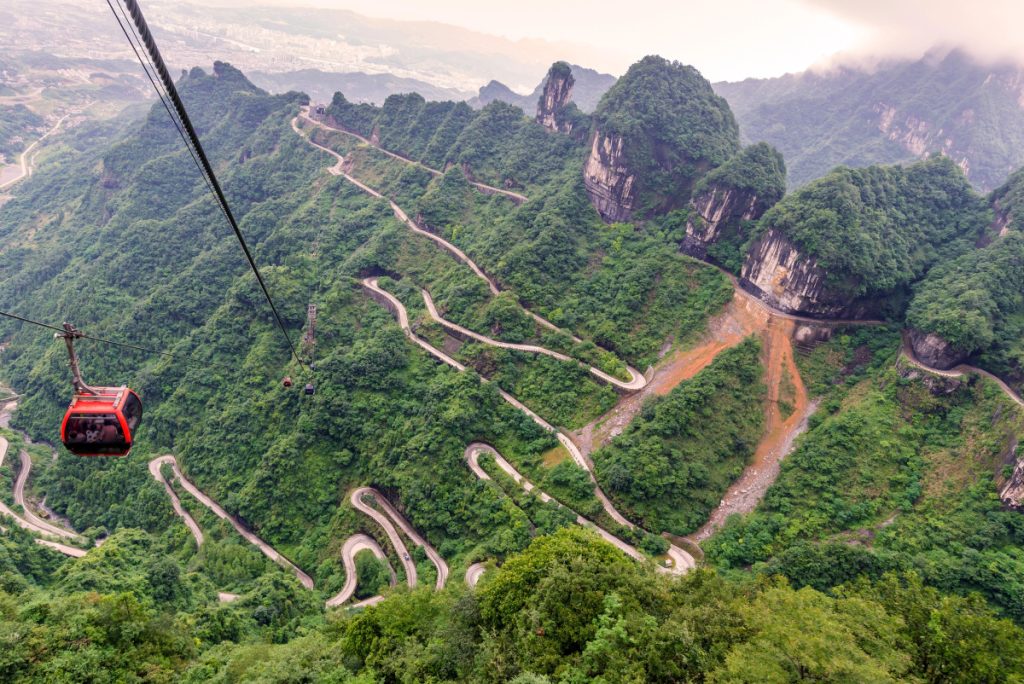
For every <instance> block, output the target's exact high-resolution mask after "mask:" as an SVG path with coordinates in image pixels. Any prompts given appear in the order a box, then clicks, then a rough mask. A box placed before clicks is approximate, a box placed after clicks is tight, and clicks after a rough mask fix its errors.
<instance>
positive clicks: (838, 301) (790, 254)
mask: <svg viewBox="0 0 1024 684" xmlns="http://www.w3.org/2000/svg"><path fill="white" fill-rule="evenodd" d="M740 276H741V277H740V284H741V285H742V286H743V287H744V288H745V289H747V290H748V291H750V292H753V293H754V294H756V295H757V296H758V297H759V298H760V299H761V300H762V301H764V302H766V303H767V304H770V305H771V306H773V307H775V308H777V309H780V310H782V311H785V312H787V313H792V314H800V315H803V316H809V317H811V318H861V317H863V316H865V315H866V314H867V313H868V312H869V310H870V307H869V306H868V305H867V304H866V303H864V302H858V301H852V300H850V299H849V297H844V296H843V295H842V294H840V293H838V292H835V291H833V290H832V289H831V288H829V287H828V284H827V278H826V273H825V270H824V269H822V268H821V267H820V266H819V265H818V263H817V262H816V261H815V260H814V259H812V258H809V257H807V256H805V255H804V254H802V253H801V252H800V250H799V249H798V248H797V246H796V245H794V244H793V243H792V242H791V241H790V240H789V239H788V238H787V237H786V236H785V235H783V234H782V233H781V232H780V231H778V230H775V229H774V228H770V229H769V230H768V231H767V232H766V233H765V234H764V235H763V236H761V238H759V239H758V240H757V242H755V243H754V244H753V245H752V246H751V248H750V251H749V252H747V257H746V260H745V261H744V262H743V270H742V271H741V273H740Z"/></svg>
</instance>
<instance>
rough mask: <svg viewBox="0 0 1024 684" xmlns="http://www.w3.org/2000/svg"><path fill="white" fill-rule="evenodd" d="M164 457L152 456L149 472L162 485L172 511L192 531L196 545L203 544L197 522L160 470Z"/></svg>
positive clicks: (201, 532)
mask: <svg viewBox="0 0 1024 684" xmlns="http://www.w3.org/2000/svg"><path fill="white" fill-rule="evenodd" d="M165 458H166V457H160V458H154V459H153V460H152V461H150V462H149V474H150V475H152V476H153V479H155V480H156V481H157V482H160V483H162V484H163V486H164V491H166V492H167V496H169V497H170V499H171V506H172V507H173V508H174V512H175V513H177V514H178V517H180V518H181V519H182V521H184V523H185V526H186V527H187V528H188V529H189V531H190V532H191V533H192V537H193V538H195V540H196V546H202V545H203V531H202V529H200V527H199V524H198V523H197V522H196V521H195V518H193V517H192V514H191V513H189V512H188V511H186V510H185V509H184V507H182V505H181V499H179V498H178V494H177V493H176V492H175V491H174V488H173V487H171V483H170V482H168V481H167V480H166V479H165V478H164V474H163V473H162V472H160V466H161V465H163V464H164V463H166V460H164V459H165Z"/></svg>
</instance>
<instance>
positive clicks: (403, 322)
mask: <svg viewBox="0 0 1024 684" xmlns="http://www.w3.org/2000/svg"><path fill="white" fill-rule="evenodd" d="M362 284H363V287H364V288H365V289H366V290H367V291H368V292H369V293H370V296H371V297H372V298H373V299H374V300H375V301H377V302H379V303H381V304H382V305H384V306H385V307H386V308H387V309H388V310H389V311H391V313H392V314H393V315H395V316H396V317H397V319H398V324H399V327H401V328H402V331H403V332H404V333H405V336H406V337H408V338H409V339H410V340H411V341H413V342H414V343H415V344H417V345H418V346H419V347H421V348H422V349H424V350H425V351H426V352H427V353H429V354H431V355H432V356H434V357H435V358H437V359H439V360H440V361H442V362H443V363H446V364H448V365H450V366H452V367H453V368H455V369H456V370H460V371H464V370H466V367H465V366H464V365H462V364H461V363H459V362H458V361H456V360H455V359H453V358H452V357H451V356H449V355H448V354H446V353H445V352H443V351H441V350H440V349H438V348H436V347H434V346H433V345H432V344H430V343H429V342H427V341H426V340H424V339H422V338H421V337H419V336H418V335H416V333H415V332H413V330H412V327H411V326H410V325H409V314H408V312H407V311H406V309H405V305H404V304H402V302H401V301H400V300H399V299H398V298H397V297H395V296H394V295H393V294H391V293H390V292H388V291H387V290H384V289H383V288H381V287H380V284H379V283H378V280H377V278H366V279H364V280H363V281H362ZM481 380H482V381H483V382H489V380H487V378H481ZM498 393H499V394H500V395H501V397H502V398H503V399H504V400H505V401H507V402H508V403H509V404H511V405H512V406H514V407H515V408H517V409H519V410H520V411H522V412H523V413H525V414H526V415H528V416H529V417H530V419H532V420H533V421H534V422H535V423H537V424H538V425H540V426H541V427H542V428H544V429H546V430H549V431H551V432H553V433H554V435H555V437H556V439H558V441H559V443H561V445H562V446H563V447H565V449H566V451H568V452H569V455H570V456H571V457H572V459H573V461H574V462H575V463H576V464H577V465H578V466H579V467H580V468H582V469H583V470H584V471H585V472H586V473H587V476H588V477H589V478H590V481H591V483H593V485H594V495H595V496H596V497H597V499H598V501H600V502H601V506H602V508H604V510H605V512H606V513H607V514H608V516H609V517H610V518H611V519H612V520H614V521H615V522H617V523H618V524H620V525H623V526H624V527H629V528H634V527H636V525H634V524H633V523H632V522H630V521H629V520H628V519H627V518H626V517H625V516H623V515H622V514H621V513H619V511H618V510H617V509H616V508H615V506H614V505H613V504H612V502H611V500H610V499H609V498H608V497H607V495H606V494H605V493H604V491H603V490H602V489H601V487H600V486H599V485H598V482H597V479H596V478H595V477H594V471H593V465H592V464H591V463H590V461H589V460H588V459H587V458H585V457H584V455H583V452H581V451H580V449H579V447H578V446H576V444H575V442H573V441H572V439H571V438H570V437H569V436H568V435H567V434H565V433H564V432H562V431H561V430H557V429H555V427H554V426H552V425H551V424H550V423H548V422H547V421H546V420H544V419H543V418H541V417H540V416H539V415H537V414H536V413H534V412H533V411H531V410H530V409H529V408H527V407H526V406H525V405H524V404H523V403H522V402H521V401H519V400H518V399H516V398H515V397H513V396H512V395H511V394H509V393H508V392H506V391H504V390H502V389H500V388H499V389H498ZM669 553H670V555H671V556H672V557H673V558H677V559H679V561H678V563H679V564H681V565H682V566H684V567H687V568H690V567H694V566H695V565H696V561H695V560H694V559H693V557H692V556H691V555H690V554H689V553H687V552H686V551H684V550H682V549H680V548H678V547H677V546H675V545H674V544H673V545H672V546H671V548H670V551H669Z"/></svg>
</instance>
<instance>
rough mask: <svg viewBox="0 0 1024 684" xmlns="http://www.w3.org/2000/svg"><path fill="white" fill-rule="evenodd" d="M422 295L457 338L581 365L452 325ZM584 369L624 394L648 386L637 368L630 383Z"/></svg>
mask: <svg viewBox="0 0 1024 684" xmlns="http://www.w3.org/2000/svg"><path fill="white" fill-rule="evenodd" d="M420 294H421V295H422V296H423V302H424V303H425V304H426V305H427V313H428V314H430V317H431V318H432V319H433V320H434V321H435V322H437V323H439V324H440V325H442V326H443V327H445V328H447V329H448V330H450V331H451V332H453V333H454V334H455V335H456V336H457V337H463V338H466V337H469V338H472V339H474V340H476V341H477V342H482V343H484V344H487V345H490V346H492V347H500V348H501V349H514V350H516V351H522V352H528V353H532V354H544V355H545V356H550V357H552V358H555V359H558V360H559V361H569V362H573V363H579V361H577V360H576V359H574V358H572V357H571V356H569V355H568V354H562V353H561V352H556V351H552V350H550V349H547V348H545V347H541V346H539V345H536V344H521V343H517V342H502V341H501V340H495V339H493V338H491V337H487V336H486V335H481V334H480V333H477V332H473V331H472V330H470V329H469V328H465V327H463V326H461V325H459V324H458V323H452V322H451V321H449V320H447V319H445V318H444V317H443V316H441V314H440V313H438V311H437V307H436V306H435V305H434V300H433V298H432V297H431V296H430V293H429V292H427V291H426V290H424V289H421V290H420ZM581 365H584V364H581ZM584 367H585V368H586V369H587V370H588V371H589V372H590V374H591V375H593V376H594V377H596V378H598V379H599V380H601V381H602V382H604V383H606V384H608V385H611V386H612V387H614V388H616V389H617V390H620V391H623V392H636V391H637V390H641V389H643V388H644V387H645V386H646V385H647V378H645V377H644V376H643V374H642V373H641V372H640V371H638V370H636V369H635V368H633V367H631V366H627V368H628V369H629V375H630V378H631V379H630V380H629V381H628V382H625V381H623V380H619V379H618V378H616V377H614V376H611V375H609V374H608V373H605V372H604V371H602V370H601V369H600V368H595V367H594V366H586V365H584Z"/></svg>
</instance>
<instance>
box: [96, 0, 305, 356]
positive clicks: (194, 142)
mask: <svg viewBox="0 0 1024 684" xmlns="http://www.w3.org/2000/svg"><path fill="white" fill-rule="evenodd" d="M110 2H111V0H107V4H108V5H110ZM124 4H125V6H127V8H128V13H129V14H130V15H131V18H132V21H133V22H134V24H135V27H136V28H138V34H139V35H141V40H142V43H143V45H144V46H145V48H146V52H147V53H148V54H149V57H150V63H151V64H152V65H153V68H154V69H155V70H156V72H157V75H158V76H159V80H160V82H161V83H162V84H163V87H164V91H165V92H166V93H167V96H168V98H169V99H170V100H171V104H172V105H173V108H174V111H175V112H176V113H177V115H178V119H179V120H180V122H181V124H182V127H183V128H184V134H185V136H186V137H187V138H188V141H187V142H186V147H188V146H189V142H191V149H190V151H192V150H194V152H195V156H196V157H198V160H199V164H200V167H201V168H200V171H201V172H205V173H204V178H206V179H207V182H208V185H209V186H210V191H211V192H212V193H213V195H214V197H215V199H216V200H217V203H218V204H219V205H220V208H221V211H223V212H224V216H225V218H226V219H227V221H228V223H229V224H230V225H231V230H232V231H234V233H235V237H236V238H238V243H239V245H241V247H242V252H243V253H244V254H245V258H246V261H248V262H249V267H250V268H251V269H252V272H253V274H254V275H255V276H256V280H257V281H258V282H259V284H260V289H261V290H263V295H264V297H266V300H267V303H268V304H269V305H270V309H271V311H272V312H273V314H274V319H275V320H276V321H277V326H278V327H279V328H280V329H281V334H282V335H284V338H285V340H287V342H288V348H289V349H290V350H291V353H292V356H293V357H294V358H295V360H296V362H298V364H299V366H300V367H301V366H304V365H305V364H304V363H303V361H302V359H301V358H300V357H299V354H298V352H297V351H296V348H295V343H294V342H293V341H292V338H291V335H289V334H288V329H287V327H286V326H285V324H284V319H282V318H281V314H280V313H279V312H278V310H277V305H276V304H274V299H273V297H271V295H270V290H269V288H268V287H267V284H266V282H265V281H264V280H263V275H262V274H261V273H260V270H259V268H258V267H257V265H256V259H255V258H254V257H253V255H252V252H251V251H250V250H249V245H248V244H247V243H246V241H245V236H244V235H242V231H241V229H240V228H239V227H238V221H236V220H235V215H234V213H233V212H232V211H231V207H230V205H229V204H228V201H227V198H226V197H225V195H224V191H223V190H222V189H221V186H220V182H219V181H218V180H217V176H216V174H215V173H214V172H213V166H212V165H211V164H210V160H209V158H208V157H207V156H206V152H205V150H203V146H202V143H200V141H199V136H198V134H197V133H196V130H195V128H194V127H193V126H192V121H191V119H189V116H188V112H187V111H186V110H185V105H184V104H183V103H182V101H181V97H180V96H179V95H178V89H177V88H176V87H175V85H174V81H173V79H171V75H170V73H169V72H168V71H167V65H166V64H165V63H164V60H163V56H162V55H161V54H160V48H159V47H157V44H156V41H155V40H154V39H153V34H152V33H151V32H150V30H149V25H148V24H147V23H146V18H145V17H144V16H143V15H142V9H141V8H140V7H139V3H138V2H137V1H136V0H124ZM111 11H112V12H113V7H111ZM114 18H115V19H117V18H118V17H117V13H116V12H115V13H114ZM118 23H119V24H120V20H118ZM123 28H124V27H123V26H122V30H123ZM133 32H134V31H133ZM125 37H128V36H127V32H125ZM129 42H131V39H130V38H129ZM136 57H139V55H138V52H136ZM139 64H140V65H141V66H142V68H143V70H145V69H146V65H145V63H144V62H143V60H142V59H141V58H140V59H139ZM154 87H156V84H155V83H154ZM156 90H157V95H161V91H160V89H159V88H156ZM168 114H170V112H168ZM171 120H172V121H174V117H173V116H171Z"/></svg>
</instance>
